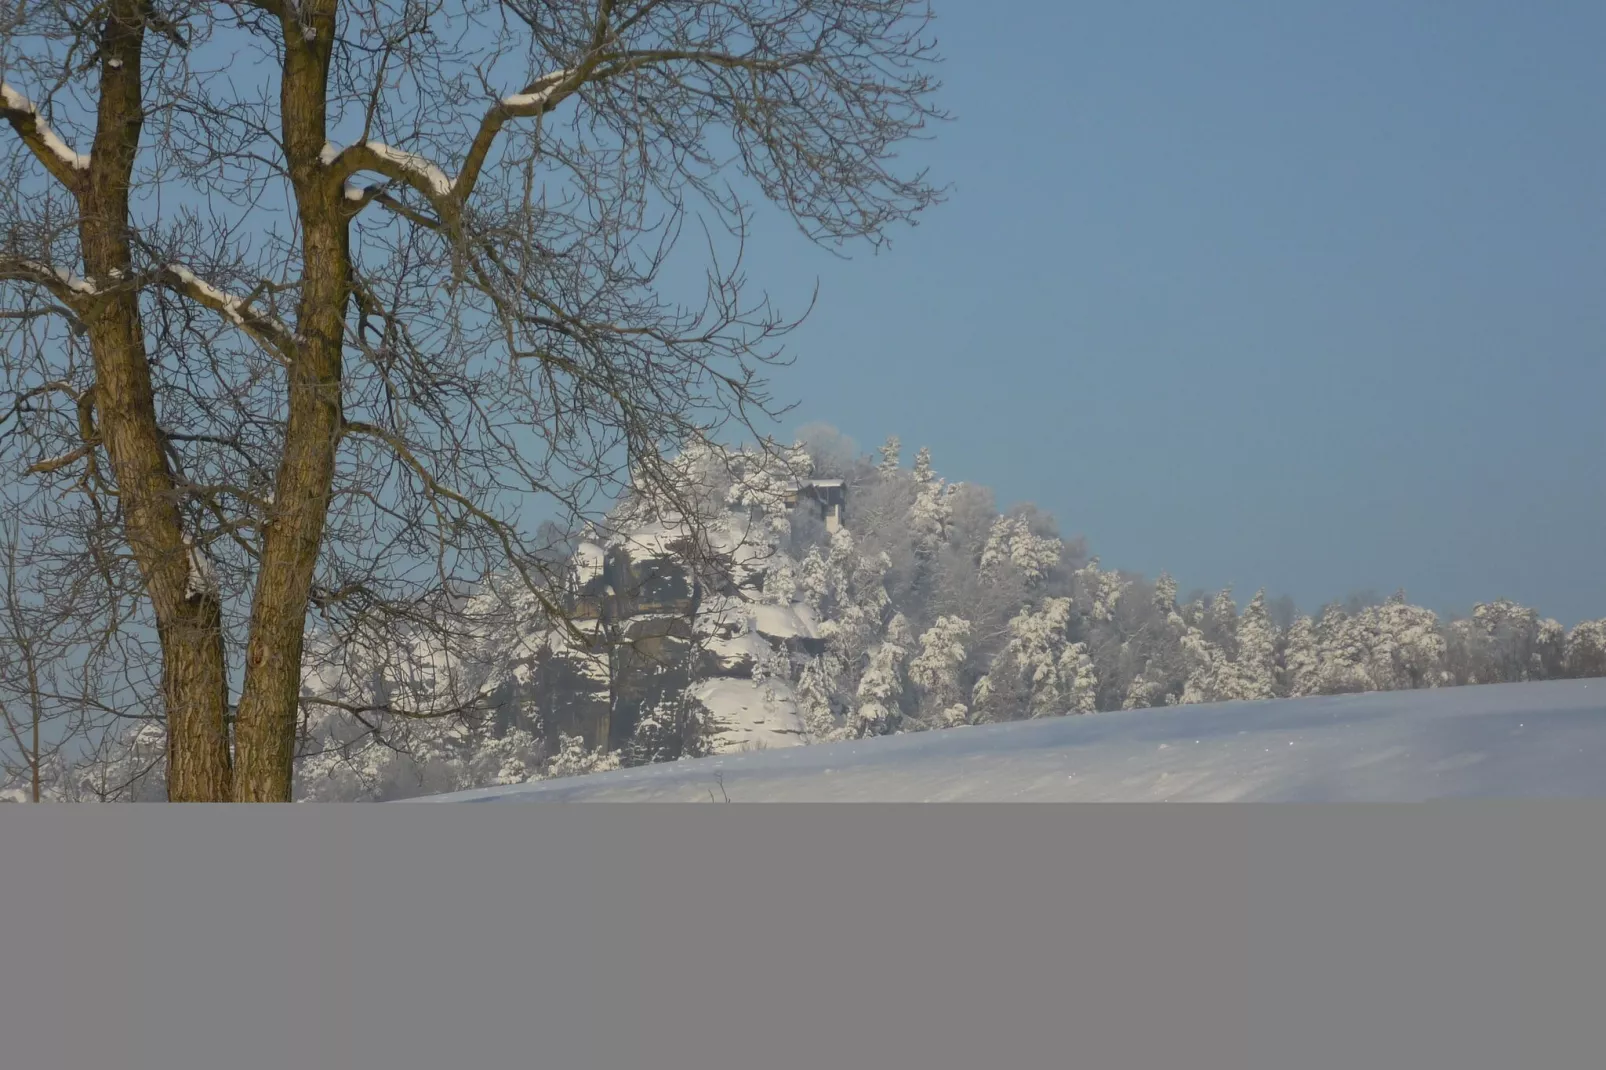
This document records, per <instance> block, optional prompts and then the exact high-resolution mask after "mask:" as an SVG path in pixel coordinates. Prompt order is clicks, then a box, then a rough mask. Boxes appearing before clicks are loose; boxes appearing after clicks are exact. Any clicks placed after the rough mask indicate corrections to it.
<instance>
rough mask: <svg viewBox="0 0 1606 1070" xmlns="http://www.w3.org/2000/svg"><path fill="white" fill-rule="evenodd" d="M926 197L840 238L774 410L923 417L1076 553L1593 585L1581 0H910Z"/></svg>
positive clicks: (1589, 74) (1318, 589)
mask: <svg viewBox="0 0 1606 1070" xmlns="http://www.w3.org/2000/svg"><path fill="white" fill-rule="evenodd" d="M938 12H939V18H940V22H939V27H938V35H939V38H940V40H941V42H942V47H943V52H944V54H945V56H946V57H947V60H948V62H947V64H946V66H945V69H944V80H945V82H946V83H947V85H946V90H945V94H944V97H943V101H944V103H945V104H946V106H947V107H948V108H949V109H950V110H952V111H953V112H954V113H955V115H956V119H955V121H954V122H953V123H951V124H948V125H946V126H944V127H943V128H941V129H940V130H939V131H938V139H937V141H936V142H935V143H933V144H931V145H929V146H926V147H923V148H922V149H921V155H922V156H923V157H927V158H929V159H930V161H931V163H932V165H933V167H934V168H935V170H936V172H937V174H938V177H940V178H941V179H943V180H946V181H951V182H952V183H953V184H954V192H953V195H952V197H951V199H950V200H949V202H948V203H946V204H944V205H942V206H940V207H939V208H937V209H935V210H934V211H933V212H931V213H930V214H929V216H928V217H927V218H926V220H925V221H924V222H923V223H922V225H921V226H920V227H918V228H917V229H915V230H913V231H910V232H907V233H905V234H903V235H900V236H899V238H898V240H896V241H895V243H894V247H893V248H892V249H891V250H890V251H889V252H886V253H882V254H880V255H875V256H872V255H869V254H867V253H857V254H855V257H854V259H853V260H852V261H850V262H847V263H843V262H841V261H838V260H835V259H833V258H831V257H828V256H826V255H824V254H822V253H818V252H815V251H813V250H812V249H810V248H809V247H808V246H807V245H805V244H804V243H802V242H801V240H799V239H795V238H793V237H792V236H791V235H790V234H788V233H787V232H786V231H785V230H784V229H782V228H779V227H773V228H771V229H767V230H766V231H765V232H763V233H762V234H761V237H762V239H763V240H762V241H761V242H760V243H759V244H760V247H759V248H757V249H755V250H750V272H749V274H750V277H751V278H752V279H753V280H754V281H755V282H761V283H764V284H766V285H768V286H769V287H770V289H771V291H772V293H773V294H774V295H775V296H776V298H777V299H778V300H779V301H780V302H781V303H782V305H783V307H786V306H788V305H789V306H791V307H794V308H795V307H800V306H801V304H802V303H803V302H804V301H805V300H806V298H807V293H808V289H809V288H810V287H811V286H812V284H813V282H814V280H815V279H816V278H818V279H819V281H820V283H821V300H820V304H819V307H818V308H817V309H816V311H815V313H814V315H813V317H812V318H811V320H810V321H809V322H808V323H807V324H806V326H805V327H804V328H803V329H802V330H800V331H799V332H798V333H797V334H796V335H795V336H794V337H793V343H794V344H793V349H792V352H793V354H794V355H795V356H796V357H797V364H796V365H795V366H794V367H792V368H790V369H786V370H785V371H784V372H783V373H781V374H780V375H779V376H777V378H776V380H775V382H776V386H777V387H778V392H779V393H780V395H781V396H782V397H783V398H786V399H789V400H795V401H796V402H798V406H799V407H798V409H797V410H796V412H795V413H794V414H792V415H791V416H789V417H788V421H787V423H786V425H785V426H786V428H787V429H790V428H792V427H795V426H797V425H799V424H802V423H807V422H812V421H824V422H829V423H832V424H835V425H836V426H838V427H839V428H841V429H842V430H843V431H845V432H847V433H848V434H851V435H853V436H854V437H855V438H856V439H858V440H859V442H860V444H861V445H862V446H863V447H865V448H867V449H868V448H869V447H871V446H873V445H875V444H876V443H878V442H879V441H880V440H881V439H882V438H884V437H885V436H886V435H887V434H889V433H895V434H897V435H899V436H901V437H902V439H903V441H904V443H905V445H906V447H908V449H909V450H911V451H912V449H913V448H914V447H915V446H917V445H922V444H924V445H929V446H931V447H932V450H933V452H934V455H935V458H936V462H937V467H938V468H939V470H940V471H941V472H942V473H943V474H944V475H946V476H947V477H949V478H950V479H963V480H973V481H976V482H981V483H986V484H988V485H990V486H992V487H994V488H995V490H996V491H997V492H998V494H999V498H1000V501H1001V503H1003V504H1007V503H1009V502H1014V501H1020V500H1031V501H1035V502H1037V503H1038V504H1039V505H1041V506H1042V507H1044V508H1045V509H1048V510H1050V511H1052V512H1053V513H1055V514H1056V515H1057V516H1058V517H1059V518H1060V521H1061V524H1062V526H1063V527H1064V528H1065V529H1066V530H1067V531H1068V532H1075V533H1081V534H1085V535H1086V536H1087V537H1088V539H1089V540H1090V542H1091V544H1092V548H1093V550H1094V551H1095V552H1097V553H1099V554H1100V555H1101V557H1102V559H1103V561H1104V563H1105V564H1106V566H1111V567H1120V568H1129V569H1136V570H1141V571H1144V572H1147V573H1150V574H1153V573H1155V572H1157V571H1159V570H1160V569H1161V568H1167V569H1169V570H1171V572H1172V573H1173V574H1174V575H1176V576H1177V578H1178V580H1179V582H1180V583H1181V584H1182V585H1183V587H1184V589H1186V588H1189V587H1193V586H1202V587H1210V588H1216V587H1220V586H1224V585H1226V584H1233V585H1234V586H1235V589H1236V590H1237V591H1238V592H1239V594H1240V596H1241V598H1247V597H1248V596H1249V595H1250V594H1251V593H1252V592H1253V591H1254V590H1255V589H1256V588H1257V587H1260V586H1265V587H1267V588H1268V589H1269V590H1270V591H1271V592H1272V593H1273V594H1277V593H1287V594H1290V595H1292V596H1293V597H1294V598H1295V599H1296V600H1297V601H1298V602H1300V604H1301V605H1302V606H1304V607H1306V608H1314V607H1316V606H1317V605H1319V604H1320V603H1321V602H1323V601H1326V600H1328V599H1332V598H1337V597H1341V596H1343V595H1345V594H1347V593H1349V592H1351V591H1353V590H1357V589H1361V588H1375V589H1377V590H1379V591H1380V592H1382V593H1387V592H1388V591H1391V590H1393V589H1394V588H1396V587H1399V586H1403V587H1405V588H1406V590H1407V592H1408V593H1409V595H1410V596H1411V598H1412V600H1413V601H1415V602H1418V603H1420V604H1424V605H1428V606H1431V607H1433V608H1436V609H1439V610H1441V611H1456V610H1465V609H1468V608H1470V606H1471V605H1472V603H1473V602H1474V601H1477V600H1481V599H1489V598H1494V597H1510V598H1515V599H1518V600H1519V601H1523V602H1526V603H1528V604H1532V605H1536V606H1538V607H1539V608H1540V609H1541V610H1543V611H1544V612H1545V613H1547V614H1548V615H1551V616H1555V617H1557V618H1558V619H1561V620H1562V621H1563V622H1564V623H1567V624H1571V623H1573V622H1575V621H1576V620H1578V619H1580V618H1583V617H1598V616H1606V567H1603V562H1602V559H1601V553H1602V550H1603V548H1606V475H1603V471H1606V469H1603V462H1606V67H1603V66H1602V65H1601V63H1600V45H1601V42H1602V41H1606V5H1602V4H1599V3H1585V2H1579V3H1561V2H1550V3H1545V4H1540V5H1517V4H1510V3H1505V4H1496V3H1489V2H1469V0H1456V2H1453V3H1451V2H1425V0H1414V2H1412V3H1409V4H1401V3H1378V2H1355V0H1349V2H1346V3H1343V4H1334V3H1314V2H1296V0H1278V2H1274V3H1273V2H1256V3H1248V2H1241V3H1211V4H1205V3H1183V2H1155V0H1149V2H1133V3H1125V4H1100V5H1080V4H1059V3H1048V2H1021V3H1014V4H1008V5H995V4H984V3H979V2H974V0H969V2H966V0H939V6H938Z"/></svg>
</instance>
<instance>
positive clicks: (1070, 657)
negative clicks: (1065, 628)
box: [1058, 643, 1099, 713]
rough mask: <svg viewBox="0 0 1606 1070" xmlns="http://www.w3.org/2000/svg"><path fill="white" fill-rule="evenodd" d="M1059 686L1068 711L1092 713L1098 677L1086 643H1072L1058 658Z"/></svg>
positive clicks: (1095, 703)
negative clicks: (1064, 697) (1062, 691)
mask: <svg viewBox="0 0 1606 1070" xmlns="http://www.w3.org/2000/svg"><path fill="white" fill-rule="evenodd" d="M1058 668H1059V678H1060V686H1061V687H1062V688H1063V690H1064V692H1065V696H1066V708H1067V712H1070V713H1092V712H1093V711H1094V710H1096V709H1097V708H1098V693H1099V677H1098V672H1097V670H1096V669H1095V668H1094V667H1093V659H1092V658H1091V657H1089V656H1088V652H1087V644H1086V643H1072V644H1071V645H1070V646H1067V647H1066V648H1065V652H1064V653H1063V654H1061V655H1060V658H1059V666H1058Z"/></svg>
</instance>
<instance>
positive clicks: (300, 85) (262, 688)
mask: <svg viewBox="0 0 1606 1070" xmlns="http://www.w3.org/2000/svg"><path fill="white" fill-rule="evenodd" d="M335 8H336V3H335V0H309V2H307V3H303V4H302V5H301V10H300V14H301V19H302V20H303V21H302V22H299V23H298V22H297V20H296V18H295V16H294V14H292V13H291V9H289V8H287V9H286V14H285V16H284V26H285V59H284V77H283V80H282V83H281V87H280V117H281V123H282V128H283V134H284V145H285V154H286V157H287V158H288V160H289V164H290V180H291V184H292V185H293V186H294V189H295V194H296V202H297V209H298V213H299V217H300V223H301V234H302V266H303V276H302V288H301V295H300V304H299V307H298V314H297V346H296V350H295V353H294V356H293V358H292V361H291V365H290V370H289V391H288V394H289V398H288V401H289V416H288V420H287V421H286V425H285V436H284V451H283V454H282V460H281V461H280V465H279V470H278V473H277V476H276V484H275V488H274V501H273V511H272V514H271V516H270V519H269V522H268V525H267V530H266V533H265V535H264V539H263V548H262V561H261V565H260V568H259V571H258V574H257V587H256V595H255V599H254V602H253V604H252V607H251V633H250V638H249V640H248V642H247V646H246V669H245V687H244V691H243V692H242V694H241V698H240V713H239V720H238V723H237V725H236V729H235V750H236V768H235V785H234V798H235V800H236V801H238V802H289V801H290V799H291V776H292V763H293V760H294V757H295V733H296V718H297V712H298V707H299V699H300V692H301V654H302V639H303V633H304V628H305V624H306V615H307V605H308V599H309V597H310V594H311V590H312V579H313V570H314V568H315V566H316V565H317V562H318V550H319V546H320V545H321V543H322V540H323V529H324V522H325V517H326V515H327V512H328V508H329V500H330V488H331V486H332V485H333V482H334V468H335V447H336V445H337V444H338V442H339V437H340V432H341V398H340V377H341V350H342V346H343V345H344V341H345V318H346V306H347V302H348V301H349V298H350V282H349V275H348V271H349V260H350V230H349V218H348V216H347V214H346V211H345V208H344V206H343V205H342V193H341V189H340V182H339V180H338V179H337V178H335V176H334V175H333V174H332V173H331V172H330V169H329V168H328V166H327V165H326V164H324V163H323V161H322V160H321V159H320V155H321V153H322V152H323V147H324V144H325V141H326V133H325V121H326V114H325V113H326V106H327V105H326V102H327V99H328V78H329V58H330V53H331V49H332V46H333V42H334V24H335ZM303 25H304V26H306V27H307V29H308V30H309V31H310V33H309V34H306V35H304V34H303V33H302V26H303ZM308 36H310V37H311V38H312V39H311V40H308V39H307V37H308Z"/></svg>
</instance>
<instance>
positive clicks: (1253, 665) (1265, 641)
mask: <svg viewBox="0 0 1606 1070" xmlns="http://www.w3.org/2000/svg"><path fill="white" fill-rule="evenodd" d="M1237 640H1238V642H1237V648H1238V649H1237V654H1236V656H1235V657H1234V658H1233V660H1232V664H1231V671H1230V673H1229V674H1228V675H1229V679H1230V683H1229V684H1228V685H1227V686H1226V687H1225V688H1224V694H1223V695H1222V697H1223V698H1224V699H1232V700H1239V701H1255V700H1259V699H1268V698H1272V697H1273V696H1275V695H1276V693H1277V629H1276V626H1275V625H1274V624H1272V622H1271V614H1270V613H1269V612H1267V609H1266V592H1265V591H1264V590H1261V591H1257V592H1256V593H1255V597H1254V598H1252V599H1250V601H1249V605H1248V606H1246V607H1245V608H1244V615H1243V617H1242V618H1241V619H1240V620H1239V621H1238V629H1237Z"/></svg>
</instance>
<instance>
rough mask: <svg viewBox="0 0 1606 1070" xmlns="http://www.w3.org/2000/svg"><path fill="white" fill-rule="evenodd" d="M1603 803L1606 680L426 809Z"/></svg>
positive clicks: (646, 771)
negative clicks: (1493, 800) (492, 805)
mask: <svg viewBox="0 0 1606 1070" xmlns="http://www.w3.org/2000/svg"><path fill="white" fill-rule="evenodd" d="M1594 796H1606V680H1568V681H1559V682H1549V683H1534V684H1504V685H1497V686H1491V687H1461V688H1447V689H1444V690H1439V691H1407V692H1383V693H1376V694H1367V695H1346V696H1341V697H1333V698H1306V699H1292V700H1282V701H1273V702H1257V703H1223V704H1220V705H1205V706H1184V707H1168V708H1165V709H1157V710H1133V711H1131V712H1127V713H1099V714H1092V715H1088V716H1083V717H1062V718H1055V719H1048V720H1041V721H1025V722H1017V723H1013V724H1003V725H989V726H984V727H969V728H954V729H947V730H944V731H939V732H923V733H918V734H912V735H903V736H893V737H884V738H880V739H873V740H867V741H858V742H850V743H834V744H827V745H822V746H813V747H794V748H789V749H784V750H761V751H754V752H750V753H745V754H734V755H724V756H720V757H715V758H704V759H699V760H695V761H683V762H673V763H667V764H664V765H655V766H648V767H645V768H640V769H623V770H618V771H615V772H610V773H602V774H598V775H594V776H586V777H574V778H568V779H559V780H548V781H542V782H537V783H532V784H529V785H513V786H508V787H500V788H488V789H483V790H479V791H465V792H458V793H455V794H451V795H439V796H434V797H433V798H432V799H430V800H427V801H463V802H522V801H526V800H529V801H537V800H547V801H593V800H594V801H643V802H674V801H684V802H708V801H709V800H710V799H711V798H712V799H715V800H719V801H723V800H724V799H725V798H726V797H728V798H729V799H730V801H732V802H918V801H926V802H948V801H954V802H957V801H967V802H969V801H974V802H982V801H1005V802H1008V801H1020V802H1056V801H1083V800H1085V801H1174V802H1198V801H1231V800H1261V801H1338V800H1370V801H1418V800H1427V799H1449V798H1472V797H1506V798H1517V797H1527V798H1539V797H1546V798H1580V797H1594ZM419 801H426V800H419Z"/></svg>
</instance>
